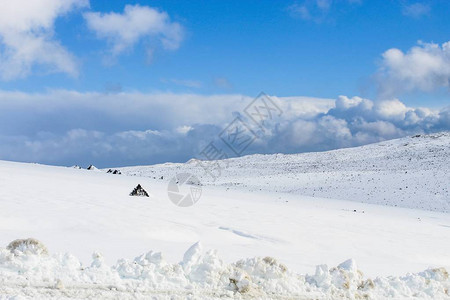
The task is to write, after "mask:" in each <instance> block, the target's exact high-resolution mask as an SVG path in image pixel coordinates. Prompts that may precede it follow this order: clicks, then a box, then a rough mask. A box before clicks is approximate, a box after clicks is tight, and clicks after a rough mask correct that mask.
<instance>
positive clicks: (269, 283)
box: [0, 243, 450, 299]
mask: <svg viewBox="0 0 450 300" xmlns="http://www.w3.org/2000/svg"><path fill="white" fill-rule="evenodd" d="M92 257H93V261H92V263H91V265H90V266H83V265H82V264H81V263H80V261H79V260H78V259H77V258H76V257H74V256H73V255H71V254H51V255H48V254H46V253H45V252H40V251H36V248H27V247H19V248H16V249H6V248H0V283H1V284H0V298H2V297H1V295H3V296H25V297H30V298H36V297H39V298H40V297H45V298H50V297H56V298H68V297H77V298H86V297H95V298H98V297H102V298H120V299H124V298H131V297H148V296H156V297H157V298H169V297H171V298H173V297H174V296H175V298H176V296H178V297H180V299H184V298H186V297H189V298H191V299H197V298H205V297H206V298H209V299H212V298H215V299H217V298H254V297H257V298H271V299H280V298H283V299H284V298H286V297H295V298H296V299H298V298H300V299H301V298H309V299H310V298H315V299H323V298H349V299H355V298H369V299H372V298H377V299H379V298H386V297H395V298H404V297H419V298H447V297H449V296H450V295H449V289H450V279H449V275H448V273H447V271H446V270H445V269H444V268H437V269H428V270H425V271H423V272H420V273H417V274H407V275H406V276H403V277H379V278H375V279H368V278H365V277H364V276H363V274H362V272H361V271H359V270H358V268H357V266H356V263H355V261H354V260H352V259H350V260H347V261H345V262H343V263H342V264H340V265H338V266H337V267H335V268H331V269H330V268H328V267H327V266H326V265H320V266H317V267H316V272H315V274H313V275H299V274H295V273H293V272H291V271H290V270H289V269H288V268H287V267H286V266H285V265H283V264H282V263H280V262H278V261H277V260H276V259H274V258H271V257H265V258H260V257H257V258H248V259H243V260H240V261H237V262H235V263H232V264H227V263H225V262H224V261H223V260H222V259H220V258H219V257H218V255H217V251H215V250H209V251H206V252H205V251H203V249H202V246H201V244H200V243H196V244H194V245H193V246H192V247H191V248H189V249H188V251H186V253H185V255H184V258H183V261H182V262H180V263H177V264H170V263H168V262H166V261H165V260H164V258H163V256H162V254H161V253H159V252H153V251H150V252H148V253H145V254H142V255H140V256H138V257H136V258H135V259H133V260H127V259H120V260H119V261H118V262H117V263H116V264H115V265H114V266H108V265H107V264H106V263H105V262H104V259H103V256H102V255H101V254H100V253H94V254H93V256H92Z"/></svg>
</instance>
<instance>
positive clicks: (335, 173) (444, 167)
mask: <svg viewBox="0 0 450 300" xmlns="http://www.w3.org/2000/svg"><path fill="white" fill-rule="evenodd" d="M222 166H223V168H222V171H221V176H220V177H218V179H217V180H215V181H214V179H213V177H211V176H210V175H208V174H206V173H205V171H204V169H203V168H202V167H200V166H198V163H197V161H195V160H191V161H190V162H188V163H186V164H170V163H166V164H162V165H155V166H140V167H128V168H120V170H121V171H122V172H123V173H124V174H128V175H136V176H147V177H154V176H157V177H158V176H164V178H171V177H173V176H174V175H175V174H177V173H181V172H189V173H192V174H195V175H196V176H197V177H198V178H199V179H200V181H201V182H202V183H203V184H205V185H214V186H222V187H226V188H232V189H238V190H245V191H269V192H274V191H276V192H282V193H289V194H293V195H307V196H312V197H324V198H332V199H342V200H351V201H357V202H364V203H372V204H381V205H389V206H398V207H406V208H417V209H425V210H432V211H440V212H450V184H449V182H450V133H448V132H443V133H439V134H433V135H422V136H414V137H407V138H401V139H396V140H389V141H386V142H382V143H376V144H371V145H366V146H362V147H356V148H348V149H340V150H334V151H328V152H318V153H317V152H316V153H302V154H292V155H283V154H275V155H250V156H244V157H240V158H233V159H228V160H225V161H223V162H222Z"/></svg>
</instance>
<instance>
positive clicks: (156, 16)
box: [84, 5, 184, 56]
mask: <svg viewBox="0 0 450 300" xmlns="http://www.w3.org/2000/svg"><path fill="white" fill-rule="evenodd" d="M84 18H85V20H86V22H87V26H88V28H89V29H90V30H92V31H94V32H95V34H96V35H97V37H98V38H100V39H106V40H107V41H108V43H109V44H110V45H111V50H110V51H111V54H112V55H113V56H117V55H119V54H122V53H124V52H126V51H131V50H132V49H133V47H134V46H135V45H136V44H138V43H139V42H140V41H142V40H146V41H147V42H149V43H150V45H151V46H149V47H148V49H147V52H148V53H149V54H150V56H151V55H153V51H154V49H153V47H156V45H155V44H154V41H156V40H157V41H158V42H159V43H160V45H161V46H162V47H163V48H164V49H167V50H175V49H177V48H178V47H179V46H180V43H181V41H182V40H183V36H184V30H183V27H182V26H181V25H180V24H178V23H176V22H172V21H171V20H170V18H169V15H168V14H167V13H166V12H164V11H158V10H157V9H154V8H151V7H148V6H140V5H126V6H125V8H124V11H123V13H115V12H110V13H100V12H87V13H85V14H84Z"/></svg>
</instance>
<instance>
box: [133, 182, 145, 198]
mask: <svg viewBox="0 0 450 300" xmlns="http://www.w3.org/2000/svg"><path fill="white" fill-rule="evenodd" d="M130 196H138V197H148V193H147V192H146V191H145V190H144V189H143V188H142V186H141V185H140V184H138V185H137V186H136V187H135V188H134V190H133V191H132V192H131V193H130Z"/></svg>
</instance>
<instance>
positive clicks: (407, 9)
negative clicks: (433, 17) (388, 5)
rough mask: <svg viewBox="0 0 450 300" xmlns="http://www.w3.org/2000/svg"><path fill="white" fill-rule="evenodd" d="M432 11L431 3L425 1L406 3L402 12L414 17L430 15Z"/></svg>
mask: <svg viewBox="0 0 450 300" xmlns="http://www.w3.org/2000/svg"><path fill="white" fill-rule="evenodd" d="M430 11H431V7H430V5H429V4H424V3H412V4H405V5H403V8H402V14H403V15H405V16H408V17H412V18H420V17H422V16H425V15H428V14H429V13H430Z"/></svg>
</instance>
